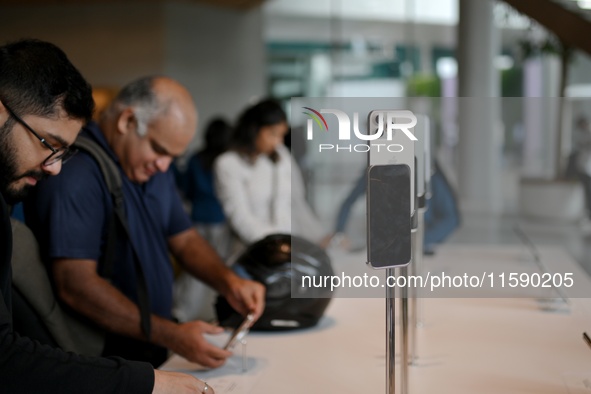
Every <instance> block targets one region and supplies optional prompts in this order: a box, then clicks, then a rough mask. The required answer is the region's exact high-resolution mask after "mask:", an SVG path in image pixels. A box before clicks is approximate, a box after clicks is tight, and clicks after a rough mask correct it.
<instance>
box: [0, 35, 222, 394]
mask: <svg viewBox="0 0 591 394" xmlns="http://www.w3.org/2000/svg"><path fill="white" fill-rule="evenodd" d="M93 107H94V103H93V101H92V95H91V89H90V86H89V85H88V83H87V82H86V81H85V80H84V78H83V77H82V76H81V75H80V73H79V72H78V70H76V68H74V66H73V65H72V64H71V63H70V62H69V60H68V59H67V57H66V55H65V54H64V53H63V52H62V51H61V50H60V49H59V48H57V47H56V46H54V45H53V44H49V43H46V42H42V41H37V40H23V41H18V42H14V43H11V44H8V45H5V46H2V47H0V147H1V148H2V149H0V169H1V171H0V231H1V237H0V392H2V393H19V394H20V393H42V392H45V393H48V392H51V393H57V392H60V393H129V392H133V393H150V392H152V393H207V394H211V393H212V392H213V390H211V388H209V387H208V386H207V384H206V383H204V382H202V381H200V380H198V379H195V378H193V377H191V376H189V375H185V374H178V373H171V372H162V371H155V370H154V369H153V367H152V366H151V365H150V364H148V363H142V362H132V361H125V360H123V359H121V358H117V357H113V358H97V357H84V356H78V355H75V354H73V353H66V352H64V351H62V350H60V349H55V348H53V347H50V346H46V345H41V344H39V343H38V342H35V341H33V340H31V339H29V338H26V337H21V336H19V335H18V334H17V333H14V332H13V329H12V314H11V310H12V294H11V280H12V275H11V272H12V269H11V257H12V229H11V224H10V218H9V210H8V205H7V202H8V203H15V202H17V201H19V200H20V199H22V198H23V197H24V196H25V195H26V194H27V192H29V191H30V190H31V189H32V187H33V186H35V185H36V184H37V182H38V181H39V180H41V179H43V178H45V177H47V176H48V175H57V174H58V173H59V172H60V170H61V169H62V165H63V164H64V161H65V160H67V159H68V158H69V157H71V156H72V155H73V153H74V150H72V149H71V148H70V145H71V144H72V143H73V142H74V140H75V139H76V136H77V135H78V132H79V131H80V129H81V127H82V125H83V124H84V123H85V122H86V121H87V120H88V119H90V117H91V115H92V110H93Z"/></svg>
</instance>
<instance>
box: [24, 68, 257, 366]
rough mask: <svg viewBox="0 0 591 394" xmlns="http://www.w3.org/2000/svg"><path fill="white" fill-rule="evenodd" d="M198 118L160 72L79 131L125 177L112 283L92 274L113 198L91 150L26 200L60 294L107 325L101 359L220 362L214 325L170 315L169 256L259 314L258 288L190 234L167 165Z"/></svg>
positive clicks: (185, 97) (102, 250)
mask: <svg viewBox="0 0 591 394" xmlns="http://www.w3.org/2000/svg"><path fill="white" fill-rule="evenodd" d="M196 124H197V112H196V109H195V105H194V103H193V100H192V98H191V96H190V94H189V92H188V91H187V90H186V89H185V88H184V87H183V86H182V85H180V84H179V83H178V82H176V81H174V80H172V79H170V78H166V77H146V78H142V79H139V80H137V81H135V82H133V83H131V84H129V85H127V86H126V87H125V88H123V90H122V91H121V92H120V93H119V95H118V96H117V97H116V98H115V99H114V101H113V102H112V103H111V104H110V105H109V107H108V108H107V109H106V110H105V111H104V112H103V114H102V116H101V119H100V121H99V124H98V125H97V124H94V123H91V124H89V125H88V126H87V127H86V128H85V129H84V130H83V132H82V135H83V136H85V137H88V138H90V139H92V140H93V141H94V142H96V143H97V144H98V145H100V147H101V148H102V150H104V151H105V152H106V153H107V154H108V155H109V156H110V158H111V159H112V160H113V161H115V162H116V164H117V166H118V169H119V171H120V173H121V176H122V181H123V195H124V203H125V204H124V206H125V214H126V220H127V224H128V229H129V238H130V239H121V240H118V244H117V245H116V253H114V254H113V256H114V261H112V262H110V264H111V265H112V267H113V273H112V277H111V278H110V282H109V281H107V280H106V279H104V278H103V277H101V276H100V275H99V273H98V272H99V271H100V270H101V266H102V265H104V264H105V262H104V261H103V257H104V256H105V244H106V243H107V237H108V232H109V218H111V217H112V215H113V202H112V199H111V196H110V194H109V190H108V188H107V185H106V183H105V181H104V179H103V177H102V174H101V171H100V168H99V165H98V164H97V162H96V161H95V160H94V159H93V158H92V157H91V156H90V155H88V154H85V153H82V154H79V155H77V156H76V157H74V158H73V159H72V164H71V165H69V166H68V167H67V168H65V169H64V171H63V173H62V175H60V176H59V177H55V178H53V179H49V180H47V181H44V182H41V183H40V185H39V191H38V193H36V194H35V195H34V196H33V198H32V199H30V200H29V201H28V203H27V204H26V206H25V212H26V217H27V223H28V224H29V225H30V226H31V228H32V229H33V231H34V232H35V233H36V235H37V238H38V239H39V241H40V244H41V252H42V254H43V255H44V258H45V259H46V260H47V261H48V262H49V263H50V267H51V271H52V273H53V279H54V282H55V287H56V289H57V292H58V294H59V296H60V298H61V299H62V300H63V302H64V303H65V304H67V305H68V306H69V307H71V308H72V309H73V310H74V311H76V312H77V313H79V314H81V315H83V316H85V317H86V318H88V319H90V320H91V321H93V322H95V323H96V324H97V325H99V326H100V327H102V328H104V329H106V330H107V332H108V335H107V339H106V344H105V349H104V352H103V354H104V355H118V356H122V357H126V358H129V359H132V360H142V361H149V362H151V363H152V364H153V365H154V366H158V365H160V364H161V363H162V362H163V361H165V359H166V357H167V350H166V349H170V350H172V351H174V352H175V353H178V354H180V355H181V356H183V357H185V358H187V359H188V360H191V361H195V362H199V363H200V364H202V365H204V366H207V367H219V366H220V365H222V364H223V363H224V362H225V360H226V358H227V357H229V356H230V355H231V352H229V351H227V350H224V349H221V348H218V347H216V346H214V345H212V344H210V343H209V342H208V341H207V340H206V339H205V338H204V336H203V334H206V333H207V334H212V333H219V332H220V331H221V330H222V329H221V328H220V327H217V326H214V325H211V324H208V323H205V322H202V321H193V322H188V323H184V324H177V323H175V322H173V321H172V320H171V318H172V316H171V312H172V294H173V290H172V286H173V269H172V266H171V264H170V259H169V254H171V255H172V256H174V258H175V259H176V261H177V262H178V263H180V264H181V266H182V267H183V268H184V269H185V270H187V271H188V272H189V273H191V274H192V275H194V276H195V277H197V278H198V279H201V280H203V281H204V282H205V283H207V284H208V285H210V286H212V287H213V288H214V289H215V290H217V291H218V292H219V293H221V294H222V295H224V296H225V297H226V298H227V299H228V301H229V302H230V303H231V304H232V306H233V307H234V308H235V309H236V310H238V311H240V312H241V313H243V314H245V315H246V314H247V313H254V315H255V317H257V318H258V316H260V315H261V314H262V311H263V308H264V287H263V286H262V285H261V284H260V283H257V282H254V281H249V280H244V279H242V278H240V277H238V276H237V275H236V274H234V273H233V271H232V270H230V269H229V268H227V267H226V266H225V264H224V263H223V262H222V261H221V259H220V258H219V257H218V256H217V254H216V253H215V252H214V250H213V249H212V248H211V247H210V246H209V245H208V244H207V242H206V241H205V240H204V239H203V238H202V237H201V236H200V235H199V234H198V233H197V232H196V230H195V229H194V228H193V227H192V225H191V221H190V219H189V217H188V216H187V214H186V213H185V212H184V210H183V207H182V203H181V200H180V197H179V196H178V193H177V191H176V188H175V184H174V179H173V175H172V173H171V172H170V171H168V169H169V166H170V164H171V162H172V160H173V159H174V157H176V156H178V155H180V154H181V153H183V151H184V150H185V149H186V147H187V145H188V144H189V142H190V141H191V139H192V138H193V135H194V133H195V129H196ZM138 264H139V265H140V266H141V268H137V267H138ZM140 271H143V272H140ZM142 276H143V278H142ZM142 280H143V283H145V286H146V288H147V295H148V300H147V303H148V304H149V305H148V308H149V317H148V318H147V320H148V323H147V327H148V328H146V322H145V321H144V320H146V319H145V315H142V312H143V311H142V299H141V298H142V297H141V291H140V289H138V287H139V285H138V283H139V282H140V281H142ZM144 308H145V307H144Z"/></svg>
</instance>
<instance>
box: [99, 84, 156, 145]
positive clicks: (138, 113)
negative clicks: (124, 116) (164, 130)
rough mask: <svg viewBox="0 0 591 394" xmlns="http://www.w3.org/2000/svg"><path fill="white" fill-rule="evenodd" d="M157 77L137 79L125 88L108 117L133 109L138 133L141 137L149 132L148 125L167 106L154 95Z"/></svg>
mask: <svg viewBox="0 0 591 394" xmlns="http://www.w3.org/2000/svg"><path fill="white" fill-rule="evenodd" d="M157 78H158V77H157V76H148V77H143V78H140V79H137V80H135V81H133V82H131V83H129V84H127V85H125V87H123V89H121V91H120V92H119V94H117V96H116V97H115V99H114V100H113V103H112V104H111V106H110V107H109V110H108V111H105V112H106V115H107V116H112V115H115V113H119V111H121V110H123V109H124V108H126V107H131V108H132V110H133V113H134V115H135V117H136V119H137V122H138V127H137V133H138V134H139V135H140V136H144V135H146V133H147V132H148V124H150V122H151V121H152V120H153V119H154V118H156V117H157V116H159V115H160V114H161V113H162V112H164V111H165V109H166V108H165V106H163V105H162V103H160V102H159V101H158V98H157V97H156V94H155V93H154V90H153V87H154V80H155V79H157Z"/></svg>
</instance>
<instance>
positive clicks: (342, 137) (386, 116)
mask: <svg viewBox="0 0 591 394" xmlns="http://www.w3.org/2000/svg"><path fill="white" fill-rule="evenodd" d="M303 109H304V110H305V111H304V112H303V113H304V114H305V115H307V116H308V120H307V124H306V138H307V140H308V141H310V140H313V139H314V133H315V132H314V129H315V128H316V129H317V130H318V131H320V132H331V133H333V132H334V131H332V130H329V125H328V122H327V120H326V117H325V116H324V114H329V115H334V116H335V117H336V120H337V122H338V130H337V131H336V132H337V133H338V139H339V141H351V138H352V133H351V129H352V130H353V135H354V137H353V138H355V139H357V140H360V141H368V143H361V144H351V143H349V144H341V143H338V144H324V143H322V144H319V146H318V150H319V152H323V151H335V152H341V151H346V152H369V151H370V150H371V149H375V150H377V151H378V152H379V151H380V150H384V151H385V150H387V151H388V152H392V153H397V152H402V151H403V150H404V146H403V145H401V144H398V143H391V142H392V141H394V140H395V135H396V133H397V132H401V133H403V134H404V135H405V136H406V137H407V138H408V139H409V140H411V141H417V138H416V137H415V136H414V134H413V133H412V132H411V131H410V130H411V129H412V128H413V127H415V126H416V124H417V117H416V116H415V115H414V114H413V113H412V111H409V110H375V111H372V112H371V114H370V117H369V119H368V121H367V123H368V130H367V132H364V131H362V130H360V127H359V113H358V112H354V113H353V124H352V126H353V127H351V120H350V118H349V115H347V113H346V112H344V111H341V110H338V109H321V110H320V111H317V110H315V109H313V108H311V107H303ZM315 125H316V126H315ZM384 136H385V138H384Z"/></svg>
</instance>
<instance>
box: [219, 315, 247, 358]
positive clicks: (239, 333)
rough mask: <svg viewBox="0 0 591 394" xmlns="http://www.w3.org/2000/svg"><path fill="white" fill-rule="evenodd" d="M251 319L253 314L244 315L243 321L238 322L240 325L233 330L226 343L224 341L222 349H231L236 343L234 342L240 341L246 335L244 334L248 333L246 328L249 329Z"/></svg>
mask: <svg viewBox="0 0 591 394" xmlns="http://www.w3.org/2000/svg"><path fill="white" fill-rule="evenodd" d="M253 321H254V315H253V314H252V313H249V314H248V315H246V318H245V319H244V321H243V322H242V323H241V324H240V326H238V328H237V329H235V330H234V332H233V333H232V336H230V339H229V340H228V343H226V346H224V350H231V349H232V348H233V347H234V345H236V342H239V341H241V340H242V339H243V338H244V337H245V336H246V334H248V330H249V329H250V326H251V325H252V323H253Z"/></svg>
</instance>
